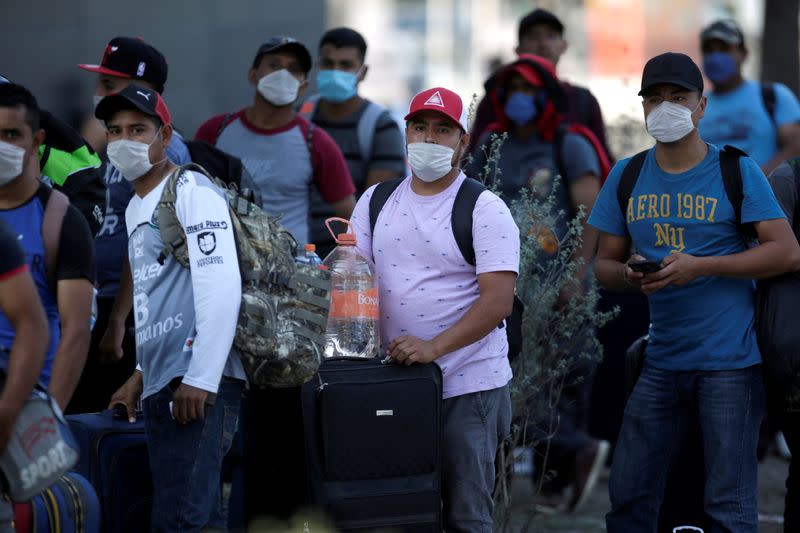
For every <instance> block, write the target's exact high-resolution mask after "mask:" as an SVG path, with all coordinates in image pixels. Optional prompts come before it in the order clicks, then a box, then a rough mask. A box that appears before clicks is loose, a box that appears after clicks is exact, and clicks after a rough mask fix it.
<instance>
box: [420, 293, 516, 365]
mask: <svg viewBox="0 0 800 533" xmlns="http://www.w3.org/2000/svg"><path fill="white" fill-rule="evenodd" d="M505 300H506V299H499V298H497V297H496V296H486V297H484V296H481V297H479V298H478V300H477V301H476V302H475V303H474V304H473V305H472V307H470V308H469V310H468V311H467V312H466V313H465V314H464V316H463V317H461V320H459V321H458V322H456V323H455V324H454V325H453V326H452V327H450V328H448V329H446V330H445V331H443V332H442V333H440V334H439V335H437V336H436V337H434V339H433V340H432V341H431V342H432V343H433V345H434V347H435V349H436V353H437V357H441V356H443V355H446V354H449V353H451V352H454V351H456V350H458V349H459V348H463V347H464V346H469V345H470V344H472V343H474V342H478V341H479V340H481V339H482V338H484V337H486V336H487V335H488V334H489V333H490V332H491V331H492V330H493V329H494V328H496V327H497V326H498V325H499V324H500V322H502V321H503V320H504V319H505V318H506V317H507V316H508V315H510V314H511V309H512V306H513V302H514V300H513V297H512V298H509V299H508V301H507V302H506V301H505Z"/></svg>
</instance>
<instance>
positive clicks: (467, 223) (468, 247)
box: [450, 178, 486, 266]
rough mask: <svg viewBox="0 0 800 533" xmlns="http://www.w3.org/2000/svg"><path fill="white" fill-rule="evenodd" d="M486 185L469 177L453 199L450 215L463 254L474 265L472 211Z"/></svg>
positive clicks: (457, 242) (454, 233) (454, 234)
mask: <svg viewBox="0 0 800 533" xmlns="http://www.w3.org/2000/svg"><path fill="white" fill-rule="evenodd" d="M485 190H486V187H484V186H483V184H482V183H481V182H479V181H477V180H474V179H472V178H467V179H465V180H464V182H463V183H462V184H461V187H459V188H458V192H457V193H456V199H455V200H454V201H453V212H452V214H451V215H450V226H451V227H452V229H453V237H455V239H456V244H457V245H458V249H459V250H460V251H461V255H463V256H464V259H465V260H466V261H467V263H469V264H470V265H472V266H475V264H476V262H475V247H474V246H473V242H472V212H473V211H475V204H477V203H478V197H479V196H480V195H481V193H483V191H485Z"/></svg>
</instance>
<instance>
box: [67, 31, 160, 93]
mask: <svg viewBox="0 0 800 533" xmlns="http://www.w3.org/2000/svg"><path fill="white" fill-rule="evenodd" d="M78 66H79V67H80V68H82V69H84V70H88V71H90V72H97V73H99V74H108V75H109V76H117V77H119V78H130V79H134V80H142V81H146V82H148V83H152V84H153V86H154V87H155V88H156V90H157V91H158V92H160V93H161V92H164V84H165V83H166V82H167V70H168V67H167V60H166V59H165V58H164V54H162V53H161V52H159V51H158V50H156V49H155V48H154V47H152V46H150V45H149V44H147V43H146V42H144V41H143V40H142V39H140V38H138V37H137V38H133V37H115V38H114V39H111V41H110V42H109V43H108V45H106V50H105V53H104V54H103V59H102V61H100V64H99V65H86V64H80V65H78Z"/></svg>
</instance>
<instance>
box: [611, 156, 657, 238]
mask: <svg viewBox="0 0 800 533" xmlns="http://www.w3.org/2000/svg"><path fill="white" fill-rule="evenodd" d="M649 151H650V150H649V149H648V150H644V151H642V152H639V153H638V154H636V155H635V156H633V157H631V159H630V161H628V164H627V165H625V168H624V169H622V176H620V178H619V183H618V184H617V202H618V203H619V210H620V213H622V218H623V219H624V220H625V234H626V235H628V215H627V213H628V200H630V198H631V194H633V188H634V187H635V186H636V181H637V180H638V179H639V174H640V173H641V171H642V167H643V166H644V161H645V159H647V152H649Z"/></svg>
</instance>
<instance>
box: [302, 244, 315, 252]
mask: <svg viewBox="0 0 800 533" xmlns="http://www.w3.org/2000/svg"><path fill="white" fill-rule="evenodd" d="M304 248H305V251H306V252H316V251H317V246H316V245H315V244H306V245H305V247H304Z"/></svg>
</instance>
